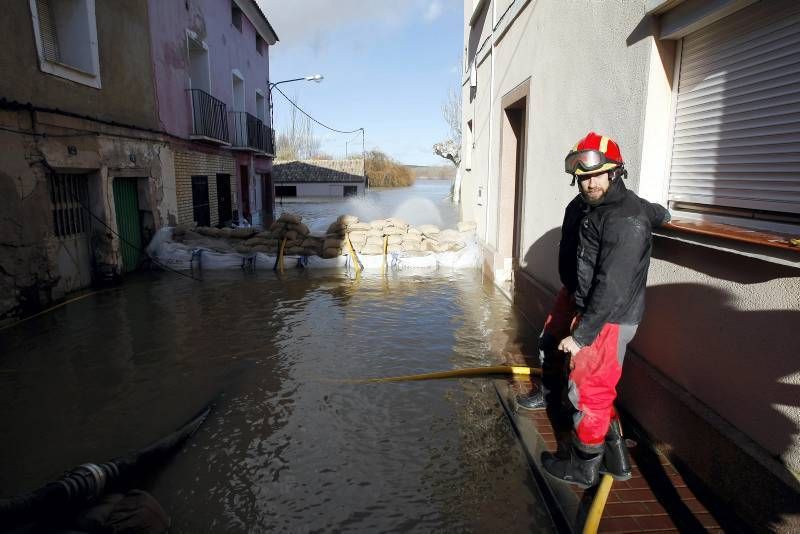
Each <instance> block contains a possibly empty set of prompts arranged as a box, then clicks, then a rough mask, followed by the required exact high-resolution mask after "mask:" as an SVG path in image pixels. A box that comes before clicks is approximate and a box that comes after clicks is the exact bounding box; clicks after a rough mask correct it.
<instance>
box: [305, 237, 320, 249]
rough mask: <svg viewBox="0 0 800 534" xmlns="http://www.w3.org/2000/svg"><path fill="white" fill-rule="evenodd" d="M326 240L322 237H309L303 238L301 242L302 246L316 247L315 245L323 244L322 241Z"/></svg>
mask: <svg viewBox="0 0 800 534" xmlns="http://www.w3.org/2000/svg"><path fill="white" fill-rule="evenodd" d="M324 241H325V240H324V239H321V238H319V237H307V238H305V239H303V241H302V242H301V243H300V246H301V247H310V248H314V247H318V246H322V243H323V242H324Z"/></svg>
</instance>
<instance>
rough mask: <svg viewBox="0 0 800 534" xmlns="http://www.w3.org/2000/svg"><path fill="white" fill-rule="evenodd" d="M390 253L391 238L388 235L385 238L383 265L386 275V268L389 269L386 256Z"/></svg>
mask: <svg viewBox="0 0 800 534" xmlns="http://www.w3.org/2000/svg"><path fill="white" fill-rule="evenodd" d="M388 253H389V236H388V235H387V236H383V265H382V267H383V274H386V267H387V261H386V254H388Z"/></svg>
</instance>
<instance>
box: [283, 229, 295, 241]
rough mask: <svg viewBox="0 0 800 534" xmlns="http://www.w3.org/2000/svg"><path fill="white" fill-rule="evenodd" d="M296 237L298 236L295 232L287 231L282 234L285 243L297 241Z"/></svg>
mask: <svg viewBox="0 0 800 534" xmlns="http://www.w3.org/2000/svg"><path fill="white" fill-rule="evenodd" d="M297 236H298V234H297V232H296V231H295V230H287V231H286V233H285V234H283V237H285V238H286V240H287V241H294V240H295V239H297Z"/></svg>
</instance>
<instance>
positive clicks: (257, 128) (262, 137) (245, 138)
mask: <svg viewBox="0 0 800 534" xmlns="http://www.w3.org/2000/svg"><path fill="white" fill-rule="evenodd" d="M228 121H229V124H230V132H231V148H232V149H234V150H248V151H251V152H261V153H264V154H269V155H274V153H275V150H274V148H273V147H274V143H273V131H272V128H269V127H268V126H266V125H265V124H264V123H263V122H261V119H259V118H257V117H254V116H253V115H251V114H249V113H247V112H245V111H229V112H228Z"/></svg>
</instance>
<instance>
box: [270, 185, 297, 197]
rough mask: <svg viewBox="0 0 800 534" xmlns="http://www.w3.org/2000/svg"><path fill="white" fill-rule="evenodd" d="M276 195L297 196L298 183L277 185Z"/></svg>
mask: <svg viewBox="0 0 800 534" xmlns="http://www.w3.org/2000/svg"><path fill="white" fill-rule="evenodd" d="M275 196H276V197H296V196H297V186H296V185H276V186H275Z"/></svg>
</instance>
